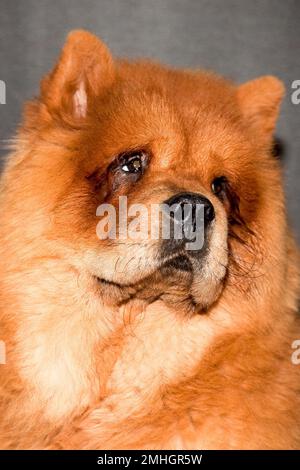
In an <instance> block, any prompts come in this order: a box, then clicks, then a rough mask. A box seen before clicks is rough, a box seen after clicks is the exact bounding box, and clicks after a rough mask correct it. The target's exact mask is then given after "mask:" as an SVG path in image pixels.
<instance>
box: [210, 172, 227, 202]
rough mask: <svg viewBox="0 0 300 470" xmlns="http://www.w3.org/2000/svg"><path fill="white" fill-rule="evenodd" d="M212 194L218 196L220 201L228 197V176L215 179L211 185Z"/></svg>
mask: <svg viewBox="0 0 300 470" xmlns="http://www.w3.org/2000/svg"><path fill="white" fill-rule="evenodd" d="M211 189H212V192H213V193H214V194H215V195H216V196H218V197H219V198H220V199H223V198H224V196H226V193H227V189H228V180H227V178H226V176H219V177H218V178H215V179H214V180H213V182H212V183H211Z"/></svg>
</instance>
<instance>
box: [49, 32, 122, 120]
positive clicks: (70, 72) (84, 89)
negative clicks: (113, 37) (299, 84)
mask: <svg viewBox="0 0 300 470" xmlns="http://www.w3.org/2000/svg"><path fill="white" fill-rule="evenodd" d="M114 76H115V68H114V63H113V59H112V56H111V54H110V52H109V50H108V48H107V47H106V46H105V44H103V43H102V42H101V41H100V40H99V39H98V38H97V37H96V36H94V35H93V34H91V33H89V32H87V31H81V30H78V31H72V32H71V33H70V34H69V35H68V37H67V41H66V43H65V45H64V47H63V50H62V52H61V55H60V58H59V60H58V63H57V65H56V66H55V68H54V70H53V71H52V72H51V73H50V74H49V75H48V76H46V77H45V78H44V79H43V81H42V83H41V101H42V102H43V103H44V104H45V105H46V108H47V110H48V112H49V113H50V114H51V115H52V116H59V117H61V118H63V119H67V120H70V119H74V120H77V121H78V120H84V119H85V117H86V116H87V113H88V111H89V106H90V105H91V104H92V102H93V99H94V98H95V97H96V96H99V95H101V93H103V92H104V90H105V89H107V88H108V87H109V86H110V85H111V84H112V82H113V80H114Z"/></svg>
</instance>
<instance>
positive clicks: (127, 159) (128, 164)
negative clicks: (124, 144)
mask: <svg viewBox="0 0 300 470" xmlns="http://www.w3.org/2000/svg"><path fill="white" fill-rule="evenodd" d="M146 160H147V155H146V153H145V152H143V151H140V152H134V153H131V154H128V155H126V154H125V155H124V154H123V155H121V157H120V160H119V161H120V168H121V170H122V171H123V172H124V173H131V174H132V173H133V174H141V173H143V171H144V168H145V166H146Z"/></svg>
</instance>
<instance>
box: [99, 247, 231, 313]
mask: <svg viewBox="0 0 300 470" xmlns="http://www.w3.org/2000/svg"><path fill="white" fill-rule="evenodd" d="M208 273H209V269H208V267H207V266H206V263H205V260H197V259H195V258H192V257H188V256H186V255H185V254H184V253H178V254H177V255H174V256H171V257H169V258H167V259H165V260H163V261H162V262H161V263H160V265H159V266H157V267H156V268H155V269H153V271H152V272H150V273H149V272H146V273H142V272H139V276H138V278H137V277H136V276H134V277H132V278H131V277H130V276H127V277H126V278H123V279H119V278H118V279H115V278H112V279H107V278H105V277H101V276H95V280H96V283H97V289H98V291H99V294H100V295H101V296H102V298H103V301H104V302H105V303H108V304H110V305H114V306H121V305H123V304H126V303H127V302H130V301H132V300H134V299H140V300H143V301H145V302H146V303H153V302H155V301H156V300H162V301H164V302H165V303H166V304H167V305H168V306H169V307H174V308H176V310H177V311H179V312H186V313H203V312H207V311H208V310H209V308H210V307H211V306H212V305H213V304H214V303H215V302H216V301H217V300H218V298H219V297H220V295H221V293H222V290H223V287H224V280H225V277H226V270H222V271H221V272H219V273H218V275H216V273H212V274H211V275H209V274H208Z"/></svg>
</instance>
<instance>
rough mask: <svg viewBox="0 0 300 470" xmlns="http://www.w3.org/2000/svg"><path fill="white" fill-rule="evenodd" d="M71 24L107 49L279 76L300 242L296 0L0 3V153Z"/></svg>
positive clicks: (282, 130) (234, 72)
mask: <svg viewBox="0 0 300 470" xmlns="http://www.w3.org/2000/svg"><path fill="white" fill-rule="evenodd" d="M73 28H86V29H88V30H90V31H92V32H94V33H96V34H98V35H99V36H101V37H102V39H104V40H105V41H106V42H107V43H108V45H109V47H110V48H111V50H112V51H113V53H114V54H116V55H125V56H129V57H130V56H135V57H138V56H148V57H152V58H155V59H158V60H161V61H164V62H166V63H169V64H172V65H176V66H188V67H195V66H196V67H199V66H201V67H204V68H209V69H213V70H215V71H216V72H219V73H221V74H223V75H226V76H228V77H230V78H232V79H234V80H236V81H237V82H242V81H246V80H249V79H251V78H254V77H256V76H259V75H265V74H274V75H277V76H278V77H280V78H281V79H282V80H283V81H284V82H285V85H286V87H287V96H286V98H285V101H284V104H283V108H282V113H281V118H280V121H279V125H278V129H277V135H278V137H279V138H280V140H281V142H282V151H281V153H282V161H283V165H284V168H285V175H286V188H287V196H288V204H289V210H290V216H291V220H292V224H293V226H294V227H295V229H296V231H297V234H298V238H299V239H300V217H299V202H300V185H299V183H298V180H299V179H300V158H299V157H298V154H299V153H300V137H299V135H300V132H299V131H300V104H299V105H293V104H292V103H291V92H292V90H291V83H292V82H293V81H294V80H297V79H298V80H299V79H300V1H299V0H239V1H238V0H210V1H208V0H183V1H180V0H147V1H146V0H87V1H84V0H60V1H58V0H52V1H50V0H26V1H25V0H23V1H21V0H0V79H2V80H4V81H5V82H6V85H7V104H6V105H0V139H1V145H0V155H2V156H3V155H4V154H5V151H4V144H5V139H8V138H9V137H11V136H12V134H13V132H14V129H15V127H16V125H17V123H18V122H19V119H20V113H21V107H22V103H23V102H24V100H26V99H28V98H30V97H31V96H33V95H35V94H37V92H38V86H39V80H40V78H41V76H42V75H43V74H44V73H45V72H47V71H48V70H49V69H50V68H51V67H52V65H53V63H54V61H55V59H56V57H57V54H58V53H59V49H60V47H61V46H62V44H63V41H64V38H65V35H66V34H67V32H68V31H69V30H71V29H73ZM3 141H4V142H3ZM266 184H268V182H267V181H266ZM275 197H276V194H274V198H275Z"/></svg>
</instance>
